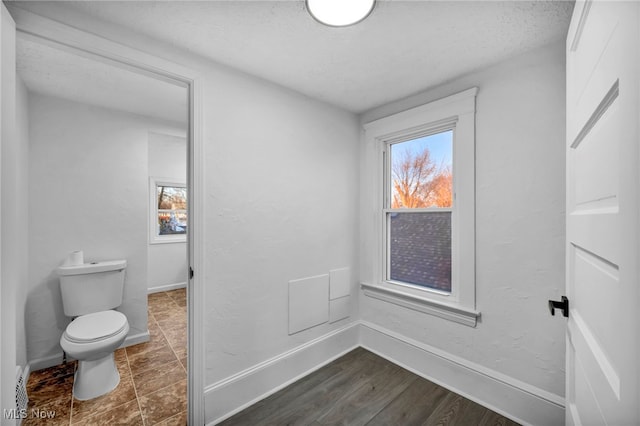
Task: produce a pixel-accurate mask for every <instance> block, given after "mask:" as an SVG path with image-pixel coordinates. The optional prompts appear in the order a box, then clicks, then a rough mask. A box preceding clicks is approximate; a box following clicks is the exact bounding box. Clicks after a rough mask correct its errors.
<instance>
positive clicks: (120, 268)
mask: <svg viewBox="0 0 640 426" xmlns="http://www.w3.org/2000/svg"><path fill="white" fill-rule="evenodd" d="M126 268H127V261H126V260H111V261H107V262H92V263H85V264H82V265H76V266H60V267H58V269H57V270H56V272H57V273H58V276H59V277H60V291H61V293H62V306H63V309H64V314H65V315H66V316H68V317H75V316H79V315H85V314H90V313H92V312H99V311H106V310H108V309H114V308H117V307H118V306H120V305H121V304H122V294H123V292H124V272H125V269H126Z"/></svg>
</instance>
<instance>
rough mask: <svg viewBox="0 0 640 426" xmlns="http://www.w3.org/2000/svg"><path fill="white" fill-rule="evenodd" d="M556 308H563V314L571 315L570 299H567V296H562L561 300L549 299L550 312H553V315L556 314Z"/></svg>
mask: <svg viewBox="0 0 640 426" xmlns="http://www.w3.org/2000/svg"><path fill="white" fill-rule="evenodd" d="M556 309H562V315H563V316H565V317H568V316H569V299H567V296H562V300H561V301H557V300H549V312H551V315H555V314H556Z"/></svg>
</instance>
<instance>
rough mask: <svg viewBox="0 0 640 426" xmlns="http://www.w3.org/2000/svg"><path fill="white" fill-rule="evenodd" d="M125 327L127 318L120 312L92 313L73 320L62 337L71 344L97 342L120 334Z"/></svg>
mask: <svg viewBox="0 0 640 426" xmlns="http://www.w3.org/2000/svg"><path fill="white" fill-rule="evenodd" d="M127 326H128V322H127V317H126V316H125V315H124V314H123V313H121V312H118V311H113V310H108V311H101V312H94V313H91V314H87V315H81V316H79V317H77V318H76V319H75V320H73V321H72V322H71V323H70V324H69V325H68V326H67V329H66V330H65V332H64V335H63V337H64V338H65V339H66V340H67V341H69V342H73V343H93V342H99V341H101V340H106V339H109V338H110V337H113V336H115V335H117V334H119V333H122V331H123V330H124V329H125V327H127Z"/></svg>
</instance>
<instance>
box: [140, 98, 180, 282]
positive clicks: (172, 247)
mask: <svg viewBox="0 0 640 426" xmlns="http://www.w3.org/2000/svg"><path fill="white" fill-rule="evenodd" d="M185 91H186V89H185ZM149 176H153V177H160V178H170V179H173V180H174V181H176V182H183V183H186V182H187V140H186V138H185V137H184V136H182V137H181V136H175V135H168V134H161V133H156V132H149ZM147 255H148V259H149V260H148V262H149V263H148V265H149V267H148V271H147V272H148V276H147V281H148V284H147V285H148V288H149V289H153V288H155V287H161V286H164V285H171V284H177V283H184V282H186V281H187V243H186V242H172V243H166V244H149V251H148V253H147Z"/></svg>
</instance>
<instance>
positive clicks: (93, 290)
mask: <svg viewBox="0 0 640 426" xmlns="http://www.w3.org/2000/svg"><path fill="white" fill-rule="evenodd" d="M126 268H127V261H126V260H114V261H109V262H94V263H85V264H82V265H77V266H60V267H59V268H58V269H57V272H58V275H59V276H60V290H61V292H62V305H63V308H64V314H65V315H66V316H68V317H74V319H73V321H71V323H70V324H69V325H68V326H67V329H66V330H65V332H64V333H63V334H62V337H61V338H60V346H62V349H63V350H64V351H65V352H66V353H67V355H69V356H70V357H72V358H74V359H77V360H78V369H77V370H76V374H75V378H74V381H73V395H74V396H75V397H76V398H77V399H79V400H87V399H92V398H96V397H98V396H100V395H104V394H106V393H108V392H110V391H112V390H113V389H115V388H116V386H118V383H120V374H119V373H118V369H117V367H116V364H115V361H114V357H113V352H114V351H115V350H116V349H117V348H118V346H120V345H121V344H122V342H124V339H125V337H127V333H128V332H129V323H128V321H127V317H126V316H125V315H124V314H122V313H121V312H118V311H114V310H113V309H114V308H117V307H118V306H120V305H121V304H122V294H123V290H124V274H125V269H126Z"/></svg>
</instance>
